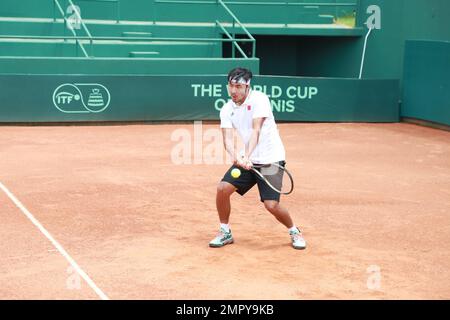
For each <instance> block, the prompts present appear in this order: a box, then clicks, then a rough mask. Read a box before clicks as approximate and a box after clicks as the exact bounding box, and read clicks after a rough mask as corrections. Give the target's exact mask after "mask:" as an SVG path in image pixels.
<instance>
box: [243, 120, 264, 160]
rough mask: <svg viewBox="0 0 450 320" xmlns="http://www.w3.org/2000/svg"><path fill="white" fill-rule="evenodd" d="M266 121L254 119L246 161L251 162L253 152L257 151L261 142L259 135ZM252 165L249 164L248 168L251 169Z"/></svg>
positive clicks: (246, 150) (246, 149) (246, 151)
mask: <svg viewBox="0 0 450 320" xmlns="http://www.w3.org/2000/svg"><path fill="white" fill-rule="evenodd" d="M264 120H266V118H265V117H264V118H255V119H253V123H252V134H251V136H250V140H249V142H248V145H247V147H246V148H245V159H246V160H247V161H248V162H249V159H250V156H251V155H252V153H253V151H254V150H255V148H256V146H257V145H258V142H259V135H260V134H261V128H262V126H263V123H264ZM250 167H251V163H250V162H249V165H248V168H246V169H250Z"/></svg>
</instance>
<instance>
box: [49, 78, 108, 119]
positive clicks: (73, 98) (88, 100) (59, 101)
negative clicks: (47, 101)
mask: <svg viewBox="0 0 450 320" xmlns="http://www.w3.org/2000/svg"><path fill="white" fill-rule="evenodd" d="M110 102H111V95H110V93H109V91H108V89H107V88H106V87H105V86H103V85H101V84H98V83H73V84H72V83H65V84H62V85H60V86H59V87H58V88H56V90H55V91H54V92H53V104H54V105H55V107H56V109H58V110H59V111H61V112H64V113H99V112H102V111H105V109H106V108H108V106H109V103H110Z"/></svg>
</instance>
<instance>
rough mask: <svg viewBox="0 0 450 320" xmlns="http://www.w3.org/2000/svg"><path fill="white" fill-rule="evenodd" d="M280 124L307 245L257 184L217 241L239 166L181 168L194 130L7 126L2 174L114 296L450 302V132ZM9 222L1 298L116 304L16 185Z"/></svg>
mask: <svg viewBox="0 0 450 320" xmlns="http://www.w3.org/2000/svg"><path fill="white" fill-rule="evenodd" d="M217 128H218V125H217V124H207V125H206V124H205V125H203V128H202V129H203V132H205V131H207V130H208V129H217ZM279 128H280V133H281V136H282V139H283V141H284V143H285V147H286V151H287V166H288V168H290V169H291V171H292V173H293V175H294V178H295V181H296V189H295V191H294V193H293V194H292V195H290V196H286V197H282V200H281V203H282V204H283V205H284V206H285V207H287V208H288V209H289V211H290V213H291V215H292V216H293V218H294V221H295V223H296V224H297V225H298V226H299V227H300V228H301V229H302V230H303V233H304V236H305V238H306V240H307V242H308V247H307V249H306V250H303V251H296V250H294V249H292V248H291V246H290V238H289V236H288V233H287V230H286V228H285V227H283V226H282V225H281V224H279V223H278V222H277V221H276V220H275V219H274V218H273V217H272V216H271V214H270V213H268V212H266V211H265V209H264V207H263V205H262V204H261V203H260V201H259V199H258V193H257V188H256V187H255V188H254V189H252V190H251V191H250V192H249V193H248V194H247V195H246V196H245V197H240V196H239V195H238V194H234V195H233V196H232V213H231V228H232V231H233V235H234V238H235V243H234V244H232V245H228V246H226V247H224V248H220V249H211V248H209V247H208V242H209V241H210V240H211V239H212V238H213V237H214V236H215V234H216V232H217V230H218V218H217V214H216V208H215V193H216V185H217V183H218V182H219V181H220V179H221V178H222V176H223V174H224V172H225V171H226V169H227V168H228V166H229V164H227V163H223V164H181V165H175V164H173V163H172V158H171V152H172V150H173V149H174V147H175V146H176V145H177V144H178V143H179V142H177V141H172V139H171V137H172V134H173V132H174V131H175V130H177V129H185V131H183V132H184V133H186V132H187V133H190V134H191V135H192V141H191V142H192V145H191V147H192V150H194V141H193V136H194V128H193V125H190V124H180V125H177V124H168V125H123V126H59V127H58V126H41V127H23V126H22V127H21V126H16V127H14V126H6V127H0V182H1V183H2V184H3V185H4V186H5V187H7V188H8V189H9V190H10V191H11V192H12V193H13V194H14V196H15V197H16V198H17V199H18V200H19V201H20V202H21V203H22V204H23V205H24V206H25V207H26V209H28V210H29V212H30V213H32V214H33V215H34V217H35V218H36V219H37V220H38V221H39V222H40V223H41V224H42V225H43V226H44V227H45V228H46V230H47V231H48V232H49V233H50V234H51V235H52V236H53V237H54V238H55V239H56V240H57V241H58V242H59V243H60V244H61V245H62V247H64V249H65V250H66V251H67V252H68V253H69V254H70V256H71V257H72V258H73V259H74V260H75V261H76V262H77V263H78V265H79V266H80V267H81V269H82V270H84V271H85V272H86V273H87V274H88V275H89V277H90V278H91V279H92V281H93V282H94V283H95V284H96V285H97V286H98V288H100V289H101V290H102V291H103V292H104V293H105V294H106V295H107V296H108V297H109V298H110V299H450V133H449V132H445V131H440V130H435V129H431V128H424V127H419V126H416V125H411V124H306V123H305V124H280V125H279ZM218 143H219V145H220V142H218ZM207 145H208V144H207V143H204V145H203V150H204V149H205V148H207ZM197 148H198V146H197ZM201 149H202V148H200V150H201ZM192 159H193V155H192ZM200 162H202V161H200ZM0 221H1V222H0V243H1V244H0V299H99V298H100V297H99V295H97V294H96V293H95V292H94V290H93V289H92V288H91V287H90V286H89V285H88V283H87V282H86V281H84V280H83V279H80V277H79V276H78V274H77V273H76V272H74V271H73V269H72V268H71V267H70V265H69V262H68V261H67V260H66V259H65V258H64V257H63V256H62V255H61V254H60V252H58V251H57V250H56V249H55V247H54V246H53V245H52V244H51V243H50V241H49V240H47V238H46V237H45V236H44V235H43V233H42V232H41V231H39V229H38V228H36V227H35V226H34V225H33V224H32V223H31V221H30V220H29V219H28V218H27V217H26V216H25V215H24V213H23V212H22V211H21V210H20V209H19V208H18V207H17V206H15V205H14V203H13V202H12V201H11V199H10V198H9V197H8V196H7V195H6V193H5V192H4V191H2V190H0Z"/></svg>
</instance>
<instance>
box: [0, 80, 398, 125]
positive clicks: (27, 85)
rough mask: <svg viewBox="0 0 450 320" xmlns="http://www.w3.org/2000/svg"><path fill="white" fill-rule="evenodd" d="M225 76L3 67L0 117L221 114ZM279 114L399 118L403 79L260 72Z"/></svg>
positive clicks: (287, 117) (259, 83) (260, 86)
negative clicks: (33, 71) (29, 71)
mask: <svg viewBox="0 0 450 320" xmlns="http://www.w3.org/2000/svg"><path fill="white" fill-rule="evenodd" d="M225 79H226V76H225V75H223V76H186V75H182V76H121V75H120V76H119V75H116V76H77V75H1V76H0V122H78V121H80V122H86V121H174V120H175V121H176V120H180V121H184V120H217V119H219V111H220V109H221V108H222V106H223V105H224V104H225V102H226V101H227V100H228V95H227V90H226V81H225ZM252 84H253V88H254V89H255V90H261V91H264V92H266V93H267V94H268V95H269V96H270V99H271V103H272V108H273V110H274V115H275V118H276V120H279V121H317V122H320V121H329V122H397V121H399V104H398V98H399V83H398V80H357V79H328V78H298V77H274V76H256V77H255V78H254V79H253V82H252Z"/></svg>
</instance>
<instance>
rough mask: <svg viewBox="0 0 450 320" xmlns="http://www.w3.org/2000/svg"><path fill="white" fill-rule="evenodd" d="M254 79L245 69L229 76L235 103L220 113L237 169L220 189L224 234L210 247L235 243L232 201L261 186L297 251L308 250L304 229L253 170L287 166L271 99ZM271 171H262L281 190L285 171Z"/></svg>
mask: <svg viewBox="0 0 450 320" xmlns="http://www.w3.org/2000/svg"><path fill="white" fill-rule="evenodd" d="M251 79H252V72H251V71H250V70H248V69H245V68H235V69H233V70H231V71H230V73H229V74H228V93H229V95H230V97H231V100H229V101H228V102H227V103H226V104H225V105H224V106H223V108H222V110H221V111H220V128H221V129H222V135H223V143H224V147H225V150H226V151H227V152H228V153H229V155H230V156H231V157H232V159H233V165H232V166H231V167H230V169H229V170H228V171H227V172H226V173H225V175H224V177H223V179H222V181H221V182H220V183H219V185H218V186H217V195H216V206H217V212H218V214H219V220H220V230H219V233H218V235H217V236H216V237H215V238H214V239H213V240H212V241H211V242H210V243H209V246H210V247H215V248H217V247H223V246H225V245H226V244H229V243H233V235H232V234H231V229H230V225H229V218H230V212H231V204H230V197H231V195H232V194H233V193H234V192H235V191H236V192H237V193H239V194H240V195H241V196H243V195H244V194H245V193H246V192H247V191H249V190H250V189H251V188H252V187H253V186H254V185H255V184H257V185H258V189H259V195H260V198H261V201H262V202H263V203H264V207H265V208H266V209H267V210H268V211H269V212H270V213H271V214H272V215H273V216H274V217H275V218H276V219H277V220H278V221H279V222H281V223H282V224H283V225H285V226H286V228H287V229H288V231H289V234H290V236H291V241H292V246H293V247H294V248H295V249H305V248H306V242H305V240H304V239H303V236H302V233H301V231H300V229H298V228H297V227H296V226H295V224H294V222H293V221H292V218H291V216H290V215H289V212H288V210H287V209H286V208H284V207H282V206H281V205H280V194H279V193H278V192H276V191H274V190H272V189H271V188H270V187H269V186H268V185H267V184H266V183H265V182H264V181H263V180H262V179H260V178H259V177H257V176H256V174H255V173H254V172H252V171H251V170H250V168H251V167H252V165H253V164H261V165H266V164H272V163H278V164H280V165H282V166H284V165H285V150H284V146H283V143H282V141H281V138H280V135H279V134H278V129H277V125H276V123H275V119H274V117H273V114H272V108H271V105H270V101H269V98H268V97H267V95H265V94H264V93H262V92H259V91H253V90H251V88H250V81H251ZM236 132H237V133H238V134H239V136H240V137H241V139H242V141H243V142H244V144H245V151H243V152H241V153H240V154H239V153H238V152H237V148H236V146H235V144H234V135H235V134H236ZM234 168H239V169H240V171H241V175H240V176H239V177H237V178H233V177H232V176H231V171H232V170H233V169H234ZM269 171H272V172H267V176H266V174H264V173H263V172H262V170H261V171H260V172H261V173H263V175H264V177H265V178H267V179H268V180H269V181H270V182H271V183H272V184H273V185H274V186H275V187H276V188H281V182H282V176H283V171H282V170H275V171H274V170H269Z"/></svg>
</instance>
